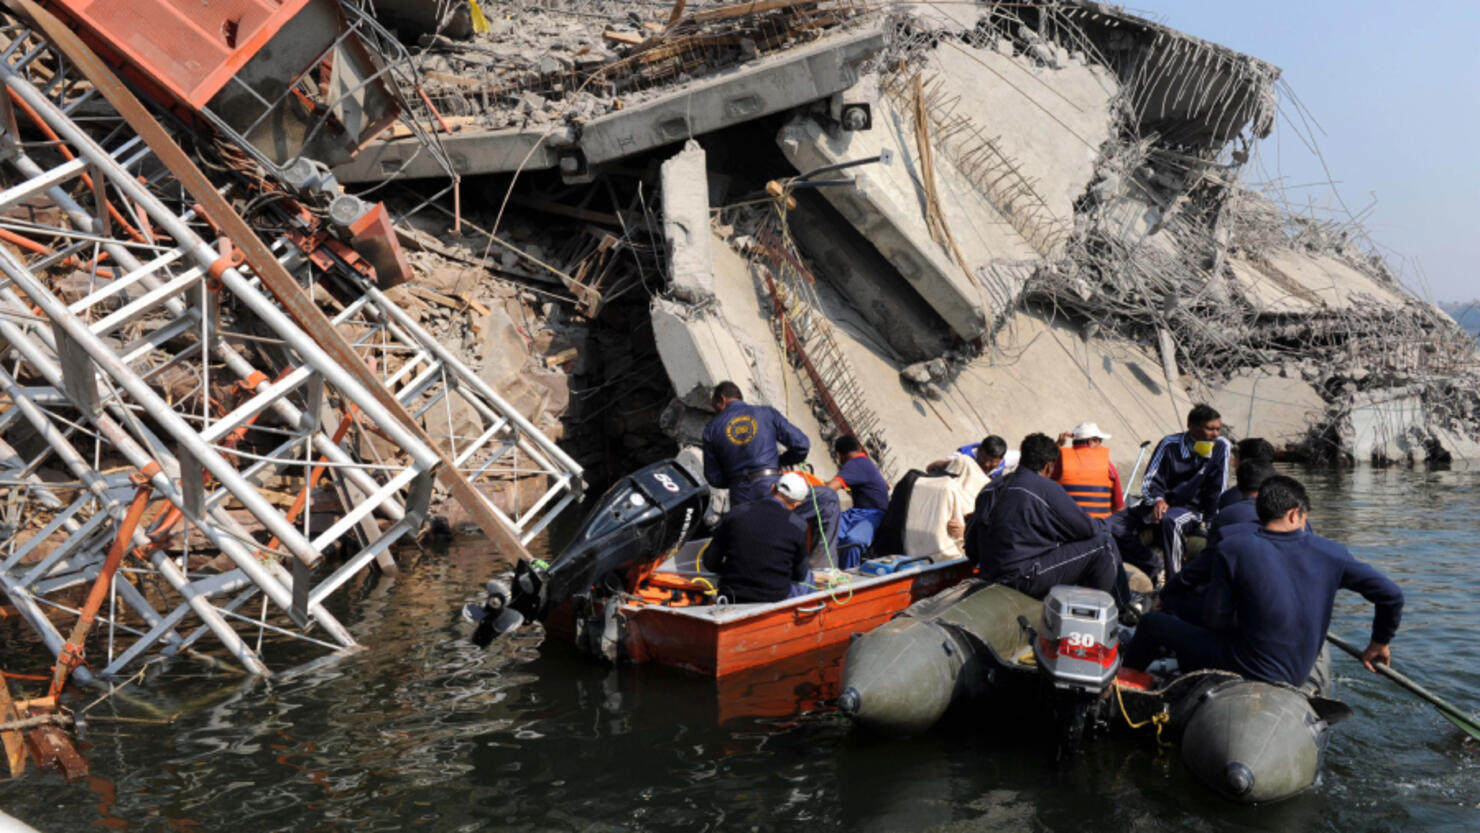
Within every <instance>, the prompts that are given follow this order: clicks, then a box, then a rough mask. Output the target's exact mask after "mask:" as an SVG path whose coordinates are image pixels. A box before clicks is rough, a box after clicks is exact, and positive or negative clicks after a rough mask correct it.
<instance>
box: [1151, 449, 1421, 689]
mask: <svg viewBox="0 0 1480 833" xmlns="http://www.w3.org/2000/svg"><path fill="white" fill-rule="evenodd" d="M1256 506H1257V509H1258V512H1259V519H1260V521H1261V523H1262V524H1263V528H1262V529H1260V530H1258V531H1257V532H1254V533H1251V534H1246V535H1235V536H1231V537H1228V538H1225V539H1224V540H1223V542H1222V543H1221V545H1220V547H1219V549H1218V554H1217V556H1216V561H1214V569H1213V580H1212V583H1211V585H1210V587H1209V590H1208V593H1209V597H1208V603H1207V614H1206V620H1207V625H1208V627H1201V626H1198V625H1194V624H1190V623H1188V622H1183V621H1182V620H1180V619H1178V618H1176V617H1175V616H1172V615H1169V614H1165V613H1151V614H1147V615H1146V616H1145V617H1144V618H1143V619H1142V620H1141V623H1140V626H1139V627H1138V628H1137V629H1136V635H1135V638H1134V639H1132V640H1131V642H1130V644H1129V645H1128V646H1127V647H1126V652H1125V664H1126V666H1127V667H1128V668H1136V669H1144V668H1145V667H1146V666H1147V665H1149V664H1150V663H1151V661H1152V660H1154V659H1155V658H1156V657H1157V655H1158V654H1159V653H1160V652H1161V651H1162V650H1169V651H1170V652H1172V653H1173V654H1175V655H1176V657H1177V662H1178V665H1179V666H1180V668H1181V670H1183V671H1190V670H1193V669H1197V668H1220V669H1224V670H1227V671H1234V672H1237V673H1239V674H1242V675H1243V676H1245V677H1249V678H1251V679H1256V680H1263V681H1265V682H1271V683H1289V684H1291V685H1301V684H1303V683H1304V682H1305V681H1306V678H1307V677H1309V676H1310V672H1311V669H1312V667H1313V666H1314V665H1315V660H1316V654H1318V653H1319V652H1320V650H1321V643H1322V641H1323V640H1324V639H1325V637H1326V631H1327V629H1329V628H1330V626H1331V609H1332V606H1333V605H1334V603H1335V600H1336V591H1338V590H1340V589H1347V590H1353V591H1355V592H1358V593H1361V594H1362V596H1363V597H1365V598H1366V599H1367V600H1368V601H1370V602H1372V604H1373V605H1374V606H1375V608H1376V612H1375V614H1374V615H1373V618H1372V638H1371V641H1370V642H1369V643H1368V645H1367V648H1366V650H1364V651H1363V652H1362V664H1364V665H1366V666H1367V668H1368V670H1375V669H1374V667H1373V663H1375V662H1381V663H1384V664H1386V663H1388V662H1389V661H1390V660H1391V657H1392V655H1391V651H1390V649H1389V647H1388V644H1389V643H1390V642H1391V641H1392V639H1393V636H1394V635H1395V634H1396V633H1397V632H1398V623H1399V621H1400V619H1401V618H1402V613H1403V591H1402V590H1401V589H1399V588H1398V586H1397V585H1396V584H1394V583H1393V582H1392V581H1391V580H1390V579H1388V578H1387V577H1386V576H1384V575H1383V574H1382V573H1379V572H1378V571H1377V570H1376V569H1374V568H1373V567H1372V566H1370V565H1368V564H1365V563H1363V562H1361V561H1358V560H1357V559H1356V558H1354V557H1352V554H1351V553H1350V552H1348V551H1347V550H1346V548H1345V547H1343V546H1341V545H1340V544H1338V543H1336V542H1334V541H1330V540H1327V539H1325V538H1321V537H1320V536H1317V535H1313V534H1311V533H1310V532H1307V531H1306V528H1305V527H1306V519H1307V515H1308V513H1309V511H1310V499H1309V497H1307V495H1306V493H1305V488H1304V487H1303V486H1301V485H1300V483H1299V482H1297V481H1296V480H1295V479H1293V478H1290V477H1284V476H1275V477H1271V478H1269V479H1268V480H1266V481H1264V483H1263V484H1262V485H1261V486H1260V488H1259V498H1258V500H1257V502H1256Z"/></svg>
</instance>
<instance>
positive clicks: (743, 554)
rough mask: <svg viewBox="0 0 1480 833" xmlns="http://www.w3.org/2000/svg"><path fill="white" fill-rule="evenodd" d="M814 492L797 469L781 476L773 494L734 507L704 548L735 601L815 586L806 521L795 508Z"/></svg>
mask: <svg viewBox="0 0 1480 833" xmlns="http://www.w3.org/2000/svg"><path fill="white" fill-rule="evenodd" d="M810 494H811V487H810V486H808V485H807V481H806V480H804V479H803V478H802V476H801V475H800V474H798V473H796V472H791V471H789V472H787V473H786V474H783V475H781V476H780V477H779V478H777V480H776V484H775V486H774V487H773V488H772V491H771V495H770V496H769V497H765V498H762V499H760V500H753V501H749V502H748V503H745V504H742V505H740V506H737V507H734V508H732V509H731V510H730V511H729V512H728V513H726V514H725V517H724V520H722V521H720V524H719V529H717V530H716V531H715V533H714V537H713V538H711V539H710V541H709V546H708V548H707V549H706V550H705V551H704V557H703V562H704V569H706V570H708V571H710V572H713V573H718V574H719V582H718V589H719V594H720V595H721V596H724V597H725V598H726V599H728V600H729V601H731V602H733V603H735V604H747V603H751V602H779V601H781V600H782V599H786V598H790V597H792V596H801V595H805V594H807V593H810V592H812V588H811V587H809V586H808V585H810V584H812V580H811V571H810V570H809V569H808V568H807V526H806V524H804V523H802V521H801V519H800V518H798V517H797V516H796V515H795V514H794V513H795V511H796V509H797V507H798V506H801V505H802V503H803V502H804V501H806V500H807V499H808V497H809V495H810Z"/></svg>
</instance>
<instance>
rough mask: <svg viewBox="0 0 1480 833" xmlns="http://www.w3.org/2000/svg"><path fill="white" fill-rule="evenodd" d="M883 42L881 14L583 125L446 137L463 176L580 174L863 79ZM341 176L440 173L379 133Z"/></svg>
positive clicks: (415, 149)
mask: <svg viewBox="0 0 1480 833" xmlns="http://www.w3.org/2000/svg"><path fill="white" fill-rule="evenodd" d="M883 45H884V35H883V27H882V24H881V23H877V22H874V23H869V24H866V25H864V26H861V27H860V28H857V29H852V30H847V31H841V32H838V33H836V34H831V35H827V36H825V37H823V38H821V39H819V40H817V41H816V42H814V43H811V44H808V45H806V46H799V47H796V48H794V49H787V50H783V51H781V52H778V53H775V54H772V55H767V56H764V57H761V58H758V59H756V60H754V61H750V62H749V63H746V64H742V65H740V66H738V67H735V68H733V69H729V70H725V71H722V72H719V73H716V74H715V75H713V76H709V77H706V78H704V79H702V80H699V81H695V82H691V83H689V84H685V85H683V86H679V87H676V88H674V89H673V90H672V91H671V92H668V93H666V94H663V95H657V96H654V97H653V98H650V99H648V100H645V101H643V102H641V103H639V104H635V105H632V106H630V107H627V108H625V109H623V110H618V111H616V112H612V113H608V114H606V115H604V116H600V117H598V118H595V119H592V120H591V121H588V122H585V123H584V124H581V125H579V126H577V125H574V124H557V125H554V126H547V127H543V128H523V129H507V128H505V129H499V130H465V131H463V132H460V133H453V134H450V135H444V136H443V137H442V146H443V147H444V148H445V149H446V151H447V154H448V156H449V157H450V158H451V159H452V164H453V169H454V170H455V171H456V172H457V173H458V174H461V175H471V174H493V173H506V172H509V171H514V170H541V169H545V168H553V167H555V166H557V165H560V166H561V170H562V171H563V172H565V173H566V174H579V173H581V172H583V171H584V170H585V169H586V168H587V166H592V165H600V164H603V163H606V162H613V161H616V160H618V159H622V158H624V157H628V156H632V155H634V154H638V153H643V152H646V151H649V150H652V149H654V148H658V147H662V146H663V145H668V144H672V143H674V142H681V141H683V140H685V139H690V138H693V137H694V136H699V135H702V134H705V133H711V132H713V131H716V130H721V129H723V128H726V127H731V126H733V125H737V124H743V123H744V122H747V121H751V120H753V119H757V118H760V117H762V116H768V115H771V114H772V113H779V112H781V111H783V110H789V109H791V108H793V107H799V106H801V105H804V104H809V103H811V102H814V101H818V100H821V99H825V98H828V97H829V96H832V95H834V94H836V93H839V92H842V91H843V90H846V89H848V88H849V87H851V86H853V84H854V83H856V82H857V80H858V77H859V64H861V63H862V62H863V61H865V60H867V59H869V58H871V57H873V56H874V55H875V54H877V53H878V51H879V50H880V49H881V48H882V47H883ZM334 173H335V176H336V177H338V179H339V181H340V182H346V183H356V182H379V181H383V180H386V179H416V178H424V177H438V176H443V175H444V173H443V171H442V170H441V169H440V168H438V167H437V165H436V164H435V160H433V159H432V158H431V157H430V156H429V155H428V154H426V153H425V151H423V150H422V149H421V147H420V146H419V145H417V143H415V142H414V141H411V140H408V139H405V138H396V139H390V140H387V141H382V142H377V143H375V144H372V145H371V146H369V147H367V148H366V149H365V150H363V151H361V152H360V154H359V155H358V156H356V157H355V158H354V159H353V160H352V161H350V162H349V163H347V164H345V165H342V166H340V167H338V168H336V169H335V171H334Z"/></svg>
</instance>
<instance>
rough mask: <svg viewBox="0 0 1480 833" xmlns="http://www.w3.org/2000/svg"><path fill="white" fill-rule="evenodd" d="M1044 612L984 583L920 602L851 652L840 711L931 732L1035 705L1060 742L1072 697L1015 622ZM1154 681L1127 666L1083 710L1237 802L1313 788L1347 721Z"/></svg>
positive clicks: (1294, 701) (1322, 669)
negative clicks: (965, 718)
mask: <svg viewBox="0 0 1480 833" xmlns="http://www.w3.org/2000/svg"><path fill="white" fill-rule="evenodd" d="M1041 615H1042V604H1041V603H1040V602H1038V601H1037V600H1034V599H1031V598H1029V597H1027V596H1025V595H1023V594H1021V593H1018V592H1017V591H1016V590H1012V589H1010V588H1006V587H1002V586H1000V585H997V586H993V585H986V584H984V583H983V582H981V581H980V580H971V581H967V582H964V583H962V584H961V585H959V586H958V587H955V588H953V589H951V590H948V591H946V592H944V593H942V594H941V595H940V596H939V597H937V598H933V599H927V600H925V601H923V602H920V603H918V604H916V605H914V606H913V607H911V608H910V609H909V610H908V611H906V612H905V614H904V615H902V616H899V617H897V618H896V619H894V620H893V621H891V622H889V623H888V624H886V625H884V626H883V627H880V628H878V629H876V630H874V631H873V632H872V633H870V634H868V635H866V636H864V637H862V638H860V639H858V640H857V641H855V642H854V643H853V644H852V645H850V646H849V648H848V653H847V655H846V656H845V658H844V660H843V678H842V680H841V681H840V684H839V687H840V691H841V693H840V694H839V698H838V705H839V708H840V709H841V710H842V711H843V712H845V713H847V714H848V716H849V717H850V718H852V719H853V721H854V722H855V723H857V724H859V725H860V726H863V727H866V728H869V729H871V730H875V731H878V732H882V733H885V734H893V735H907V734H914V733H918V732H921V731H925V730H927V729H929V728H931V727H932V726H934V725H935V724H936V723H937V722H939V721H940V719H941V718H942V717H944V715H945V714H946V712H947V711H948V710H949V709H950V708H951V707H952V706H953V705H956V704H962V703H972V702H975V701H977V700H978V699H979V698H984V697H987V696H992V697H996V698H1002V699H1005V700H1010V701H1011V702H1012V703H1014V704H1019V705H1020V706H1021V707H1019V706H1018V705H1015V706H1014V707H1012V708H1003V709H999V710H997V711H1000V712H1001V713H1003V714H1013V715H1017V716H1019V717H1023V718H1026V717H1027V716H1028V715H1032V714H1034V712H1035V707H1037V708H1036V711H1037V714H1038V719H1040V720H1042V721H1043V726H1044V730H1045V735H1046V737H1048V738H1054V737H1060V738H1061V737H1062V734H1061V733H1062V730H1063V729H1064V725H1063V717H1064V715H1065V714H1069V713H1072V712H1071V711H1067V710H1065V709H1063V708H1062V707H1063V706H1064V705H1065V704H1066V703H1068V702H1069V701H1067V700H1066V699H1065V698H1064V696H1063V693H1062V692H1060V691H1057V690H1055V688H1054V687H1053V685H1052V684H1051V683H1050V682H1049V680H1048V679H1047V678H1046V676H1045V675H1044V674H1042V673H1040V672H1039V670H1038V669H1037V668H1036V667H1035V663H1034V660H1033V659H1032V651H1031V650H1030V648H1029V643H1028V638H1027V636H1026V634H1027V633H1028V631H1027V629H1025V628H1023V626H1022V624H1021V623H1020V622H1019V617H1022V619H1024V620H1026V621H1027V623H1028V625H1029V627H1030V628H1032V629H1033V630H1035V631H1041V630H1042V627H1043V626H1042V622H1041ZM1328 663H1329V659H1328V658H1326V657H1325V656H1324V654H1323V655H1322V657H1321V658H1320V659H1319V660H1318V662H1317V668H1316V670H1315V672H1314V673H1313V679H1315V680H1321V679H1326V678H1328V677H1329V674H1328V673H1327V664H1328ZM1154 683H1155V681H1154V680H1153V678H1152V677H1151V676H1150V675H1147V674H1145V673H1143V672H1135V671H1128V670H1122V671H1121V672H1120V677H1119V678H1117V679H1116V680H1115V681H1114V682H1112V683H1111V684H1110V685H1109V686H1107V687H1106V689H1105V690H1104V691H1102V692H1099V693H1098V694H1095V693H1090V694H1089V695H1088V697H1089V698H1090V699H1088V700H1079V701H1078V703H1079V704H1080V705H1081V706H1082V708H1084V709H1087V710H1088V714H1089V715H1090V716H1092V722H1094V723H1096V724H1098V725H1102V726H1106V727H1116V726H1120V727H1122V728H1128V729H1131V730H1135V729H1139V730H1141V731H1155V732H1156V735H1157V737H1158V738H1159V739H1164V740H1176V741H1179V742H1180V744H1181V751H1182V758H1183V761H1184V762H1185V763H1186V765H1187V768H1188V770H1189V771H1191V772H1192V774H1193V775H1194V777H1196V778H1197V779H1198V780H1199V781H1201V782H1202V783H1204V784H1205V785H1207V786H1208V787H1209V788H1211V789H1213V790H1214V791H1215V792H1217V793H1218V794H1220V795H1222V796H1223V797H1225V798H1227V799H1230V800H1232V801H1238V802H1241V803H1248V804H1259V803H1269V802H1274V801H1281V800H1284V799H1286V798H1289V797H1291V796H1293V795H1296V794H1297V793H1300V792H1302V791H1304V790H1305V789H1308V788H1309V787H1310V786H1311V785H1312V784H1314V783H1315V781H1316V778H1317V776H1318V774H1319V772H1320V765H1321V758H1322V755H1323V751H1324V749H1325V746H1326V738H1327V734H1328V731H1329V728H1330V726H1331V725H1333V724H1334V723H1337V722H1340V721H1341V720H1343V719H1345V718H1346V717H1349V716H1350V714H1351V710H1350V709H1349V708H1347V707H1346V706H1345V705H1344V704H1342V703H1340V702H1339V701H1336V700H1331V699H1327V698H1325V697H1321V696H1317V695H1316V694H1313V693H1312V692H1311V691H1307V690H1303V689H1299V688H1295V687H1293V686H1286V685H1271V684H1268V683H1262V682H1255V681H1251V680H1245V679H1243V678H1241V677H1239V676H1238V675H1236V674H1232V673H1230V672H1226V671H1196V672H1191V673H1187V674H1182V675H1180V676H1177V677H1175V678H1173V679H1171V680H1169V681H1167V682H1166V684H1164V685H1162V686H1160V687H1155V685H1154ZM1056 720H1058V721H1060V722H1058V723H1056V722H1055V721H1056Z"/></svg>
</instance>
